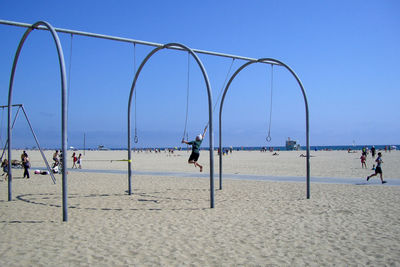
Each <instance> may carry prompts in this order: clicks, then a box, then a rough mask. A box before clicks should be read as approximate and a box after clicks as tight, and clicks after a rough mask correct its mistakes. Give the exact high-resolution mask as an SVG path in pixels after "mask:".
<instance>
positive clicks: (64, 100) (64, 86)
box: [7, 21, 68, 221]
mask: <svg viewBox="0 0 400 267" xmlns="http://www.w3.org/2000/svg"><path fill="white" fill-rule="evenodd" d="M40 25H43V26H45V27H46V28H47V29H48V30H49V31H50V32H51V34H52V36H53V39H54V42H55V44H56V47H57V53H58V60H59V65H60V75H61V95H62V97H61V131H62V134H61V136H62V138H61V143H62V153H63V159H62V164H63V166H64V168H63V170H62V178H63V179H62V191H63V192H62V195H63V201H62V203H63V221H68V211H67V170H66V166H67V165H66V163H67V161H66V159H67V109H68V107H67V105H66V104H67V90H68V89H67V79H66V74H65V61H64V54H63V51H62V46H61V43H60V39H59V38H58V35H57V32H56V31H55V30H54V28H53V27H52V26H51V25H50V24H49V23H47V22H45V21H39V22H36V23H35V24H33V25H30V26H28V29H27V30H26V31H25V33H24V35H23V37H22V38H21V41H20V43H19V45H18V48H17V51H16V53H15V57H14V62H13V66H12V71H11V76H10V85H9V91H8V129H7V132H8V144H9V145H8V158H9V162H10V163H11V158H12V157H11V156H12V155H11V148H12V138H11V137H12V135H11V127H10V126H11V125H10V124H11V103H12V91H13V83H14V76H15V70H16V67H17V63H18V58H19V55H20V53H21V49H22V46H23V44H24V42H25V40H26V38H27V37H28V35H29V34H30V32H31V31H32V30H34V29H37V28H38V27H39V26H40ZM11 170H12V168H9V179H8V200H9V201H11V199H12V192H11V188H12V171H11Z"/></svg>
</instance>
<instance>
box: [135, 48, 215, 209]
mask: <svg viewBox="0 0 400 267" xmlns="http://www.w3.org/2000/svg"><path fill="white" fill-rule="evenodd" d="M177 47H179V48H180V49H182V50H184V51H187V52H189V53H190V55H191V56H192V57H193V58H194V59H195V60H196V62H197V64H198V66H199V67H200V69H201V72H202V74H203V77H204V81H205V83H206V86H207V93H208V115H209V139H210V148H209V150H210V207H211V208H214V145H213V139H214V138H213V123H212V118H213V107H212V105H213V101H212V91H211V85H210V81H209V79H208V75H207V72H206V70H205V68H204V65H203V63H202V62H201V60H200V59H199V57H198V56H197V54H196V53H195V52H194V51H193V50H192V49H190V48H189V47H187V46H185V45H183V44H179V43H168V44H165V45H163V46H161V47H157V48H155V49H153V50H152V51H151V52H150V53H149V54H148V55H147V56H146V57H145V59H144V60H143V61H142V63H141V64H140V66H139V68H138V70H137V71H136V74H135V78H134V79H133V82H132V87H131V91H130V94H129V102H128V194H129V195H131V194H132V178H131V177H132V151H131V150H132V148H131V105H132V96H133V93H134V90H135V86H136V81H137V79H138V77H139V75H140V72H141V71H142V69H143V67H144V65H145V64H146V62H147V61H148V60H149V59H150V57H152V56H153V55H154V54H155V53H156V52H158V51H160V50H162V49H176V48H177Z"/></svg>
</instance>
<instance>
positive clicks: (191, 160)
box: [182, 127, 207, 172]
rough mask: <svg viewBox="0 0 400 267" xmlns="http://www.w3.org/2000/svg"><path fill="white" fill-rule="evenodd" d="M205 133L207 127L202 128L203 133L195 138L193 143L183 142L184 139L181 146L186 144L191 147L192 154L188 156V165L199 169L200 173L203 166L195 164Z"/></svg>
mask: <svg viewBox="0 0 400 267" xmlns="http://www.w3.org/2000/svg"><path fill="white" fill-rule="evenodd" d="M206 132H207V127H206V128H204V132H203V134H199V135H198V136H196V140H195V141H190V142H188V141H185V140H184V139H183V140H182V143H183V144H187V145H190V146H192V154H190V157H189V160H188V163H189V164H194V166H195V167H199V168H200V172H202V171H203V166H201V165H200V164H199V163H197V161H198V159H199V157H200V146H201V143H202V142H203V139H204V136H205V135H206Z"/></svg>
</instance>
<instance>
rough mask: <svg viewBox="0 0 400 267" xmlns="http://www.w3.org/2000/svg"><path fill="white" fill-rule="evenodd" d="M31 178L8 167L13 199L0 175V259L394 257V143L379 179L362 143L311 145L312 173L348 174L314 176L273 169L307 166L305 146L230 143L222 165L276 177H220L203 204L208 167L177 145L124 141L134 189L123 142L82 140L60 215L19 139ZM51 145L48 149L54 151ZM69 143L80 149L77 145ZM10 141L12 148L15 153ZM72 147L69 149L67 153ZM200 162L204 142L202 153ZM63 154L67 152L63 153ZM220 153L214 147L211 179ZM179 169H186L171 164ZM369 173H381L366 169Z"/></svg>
mask: <svg viewBox="0 0 400 267" xmlns="http://www.w3.org/2000/svg"><path fill="white" fill-rule="evenodd" d="M27 152H28V154H29V157H30V158H31V162H32V169H31V171H30V172H31V178H30V179H23V178H22V176H23V171H22V170H21V169H13V177H14V179H13V201H11V202H9V201H7V182H5V181H4V179H3V178H2V181H1V182H0V227H1V230H0V234H1V242H0V255H1V257H0V265H1V266H327V265H328V266H332V265H338V266H365V265H371V266H400V227H399V221H400V211H399V208H398V203H400V187H399V186H390V183H391V181H395V180H396V181H397V180H399V179H400V152H399V151H392V152H391V153H389V152H387V153H385V152H383V161H384V163H383V172H384V179H385V180H387V181H388V185H389V186H388V185H380V184H376V183H375V184H365V185H357V182H363V183H364V182H366V181H365V177H366V176H367V175H369V174H371V173H372V172H373V171H372V170H371V167H372V163H373V161H372V159H371V157H368V159H367V166H368V168H367V169H362V168H361V163H360V159H359V158H360V153H347V151H316V152H315V151H313V152H311V155H312V156H313V157H312V158H311V176H312V177H322V178H326V179H329V178H330V177H337V178H352V179H354V181H355V184H354V185H348V184H346V185H345V184H312V185H311V199H306V197H305V183H288V182H281V181H279V177H286V176H299V177H304V176H305V158H303V157H300V154H302V153H305V152H304V151H293V152H286V151H281V152H279V156H272V154H271V153H269V152H267V153H261V152H258V151H254V152H244V151H240V152H237V151H235V152H234V153H233V154H230V155H228V156H224V163H223V164H224V165H223V166H224V167H223V168H224V173H226V174H248V175H261V176H262V175H268V176H276V177H277V181H276V182H265V181H244V180H243V181H241V180H231V179H225V180H224V189H223V190H222V191H221V190H216V191H215V208H214V209H210V208H209V205H210V204H209V198H210V194H209V179H205V178H196V177H193V176H190V177H189V174H194V173H199V170H198V169H195V168H194V167H193V166H192V165H188V164H187V163H186V162H187V158H188V156H189V154H188V153H187V152H186V151H181V152H175V153H174V154H173V155H169V154H168V153H165V152H162V153H157V154H155V153H154V152H153V153H149V152H147V153H146V152H143V153H133V165H134V170H135V171H140V172H143V173H145V172H149V173H151V172H165V173H166V175H165V176H155V175H151V174H149V175H135V176H134V177H133V188H134V189H133V195H131V196H129V195H127V193H126V190H127V187H128V185H127V175H126V174H124V173H123V172H122V171H124V170H126V169H127V162H126V161H119V160H123V159H126V158H127V152H126V151H86V152H85V155H84V158H83V161H82V167H83V170H119V171H121V173H118V172H115V173H110V172H108V173H106V172H105V171H104V172H101V171H99V172H92V173H89V172H80V171H76V170H69V174H68V205H69V209H68V212H69V213H68V215H69V221H68V222H62V209H61V205H62V203H61V196H62V193H61V175H59V174H57V175H56V178H57V183H56V184H53V182H52V181H51V179H50V176H49V175H34V174H33V171H34V169H35V168H43V167H44V164H43V161H42V160H41V158H40V155H39V153H38V152H37V151H27ZM53 152H54V151H46V152H45V154H46V157H47V159H48V160H49V161H51V157H52V153H53ZM78 153H83V152H82V151H78ZM20 154H21V151H15V152H14V154H13V158H16V159H17V158H19V155H20ZM71 154H72V152H69V154H68V156H69V157H70V156H71ZM199 162H200V163H203V164H204V173H205V174H207V173H208V172H209V152H207V151H202V152H201V157H200V160H199ZM68 165H69V166H68V167H71V166H72V162H71V160H70V158H69V164H68ZM218 168H219V167H218V157H217V155H216V154H215V179H216V180H215V181H216V183H215V184H216V188H217V176H218ZM173 172H179V173H184V174H185V173H187V174H188V177H187V178H186V177H184V175H183V176H182V177H174V176H168V173H173ZM372 179H374V181H375V182H377V181H379V178H376V177H375V178H372Z"/></svg>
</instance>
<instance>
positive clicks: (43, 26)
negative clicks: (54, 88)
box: [0, 20, 310, 221]
mask: <svg viewBox="0 0 400 267" xmlns="http://www.w3.org/2000/svg"><path fill="white" fill-rule="evenodd" d="M0 24H4V25H9V26H17V27H24V28H27V30H26V31H25V33H24V35H23V36H22V38H21V41H20V43H19V45H18V48H17V51H16V53H15V57H14V62H13V66H12V70H11V76H10V84H9V94H8V106H7V107H8V129H7V130H8V131H7V133H8V144H9V145H8V158H9V161H10V162H11V156H12V154H11V152H12V138H11V137H12V135H11V130H12V127H11V113H12V111H11V107H12V94H13V82H14V75H15V71H16V66H17V62H18V58H19V55H20V52H21V49H22V47H23V44H24V43H25V41H26V39H27V37H28V35H29V34H30V33H31V32H32V31H33V30H47V31H49V32H50V33H51V35H52V37H53V40H54V43H55V45H56V48H57V53H58V61H59V67H60V76H61V77H60V78H61V132H62V133H61V151H62V153H63V155H64V156H63V158H62V164H63V166H67V165H66V159H67V127H68V123H67V112H68V91H69V90H68V87H67V83H69V81H68V80H67V76H66V68H65V61H64V53H63V49H62V46H61V42H60V40H59V37H58V33H67V34H70V35H71V45H70V48H71V51H70V52H71V53H70V63H71V54H72V37H73V35H79V36H86V37H93V38H100V39H107V40H112V41H118V42H127V43H132V44H134V49H136V45H137V44H139V45H145V46H152V47H155V48H154V49H153V50H152V51H151V52H150V53H148V54H147V56H146V57H145V58H144V59H143V61H142V62H141V64H140V66H139V68H138V69H137V71H136V60H135V61H134V69H135V70H134V79H133V82H132V86H131V89H130V95H129V101H128V121H127V124H128V144H127V147H128V160H127V162H128V194H129V195H131V194H132V155H131V152H132V151H131V150H132V148H131V143H132V140H131V139H132V138H131V135H132V133H131V132H132V131H131V106H132V99H134V104H135V105H134V106H135V136H134V142H135V143H137V142H138V136H137V129H136V91H135V87H136V82H137V80H138V78H139V76H140V73H141V71H142V69H143V67H144V66H145V64H146V63H147V62H148V60H149V59H150V58H151V57H152V56H153V55H155V54H156V53H157V52H159V51H161V50H164V49H173V50H178V51H186V52H187V53H188V60H189V59H190V58H193V59H194V60H195V62H196V63H197V65H198V67H199V68H200V70H201V73H202V76H203V79H204V82H205V85H206V90H207V95H208V113H209V114H208V123H207V125H206V127H208V128H209V133H208V135H209V152H210V153H209V154H210V155H209V157H210V208H214V207H215V205H214V144H213V140H214V137H213V111H214V110H215V108H216V106H217V104H218V100H219V98H220V96H221V93H220V95H219V96H218V99H217V101H216V103H215V105H214V107H213V100H212V89H211V85H210V81H209V78H208V75H207V72H206V69H205V67H204V65H203V63H202V61H201V60H200V58H199V57H198V54H204V55H211V56H218V57H223V58H231V59H232V64H231V66H230V68H229V71H228V74H227V76H226V79H225V82H224V85H225V83H226V80H227V79H228V76H229V73H230V70H231V68H232V65H233V62H234V60H243V61H245V62H246V63H245V64H243V65H242V66H241V67H239V68H238V69H237V70H236V71H235V73H234V74H233V75H232V76H231V77H230V79H229V82H228V83H227V84H226V86H225V90H224V92H223V95H222V99H221V103H220V113H219V122H220V125H219V129H220V131H219V147H220V149H221V148H222V127H221V119H222V107H223V103H224V99H225V96H226V93H227V91H228V89H229V86H230V85H231V83H232V81H233V80H234V78H235V77H236V76H237V75H238V74H239V72H240V71H241V70H243V69H244V68H245V67H247V66H249V65H251V64H254V63H263V64H270V65H277V66H283V67H285V68H286V69H288V70H289V71H290V73H291V74H292V75H293V76H294V77H295V79H296V80H297V82H298V84H299V86H300V88H301V90H302V93H303V96H304V102H305V109H306V146H307V157H306V168H307V173H306V186H307V198H310V164H309V159H310V155H309V154H310V145H309V114H308V103H307V98H306V94H305V90H304V88H303V85H302V83H301V81H300V79H299V78H298V77H297V75H296V74H295V72H294V71H293V70H292V69H291V68H289V67H288V66H287V65H286V64H284V63H283V62H281V61H279V60H276V59H272V58H262V59H254V58H249V57H243V56H237V55H230V54H224V53H218V52H212V51H206V50H199V49H192V48H189V47H187V46H185V45H183V44H180V43H168V44H159V43H153V42H147V41H141V40H135V39H128V38H121V37H116V36H110V35H103V34H95V33H89V32H82V31H75V30H69V29H61V28H54V27H53V26H52V25H51V24H49V23H48V22H45V21H38V22H36V23H34V24H27V23H20V22H14V21H7V20H0ZM134 54H136V50H134ZM188 71H189V70H188ZM70 72H71V64H70V66H69V73H70ZM188 75H189V74H188ZM69 78H70V76H69ZM188 86H189V77H188ZM222 88H224V87H222ZM187 105H188V103H187ZM186 110H188V108H186ZM186 112H188V111H186ZM186 124H187V113H186V122H185V132H186ZM186 134H187V133H186ZM184 136H185V133H184ZM267 138H268V137H267ZM221 155H222V153H220V189H222V158H221ZM11 185H12V171H11V168H10V171H9V179H8V200H9V201H11V200H12V190H11V189H12V186H11ZM67 196H68V195H67V170H66V168H63V169H62V208H63V221H68V204H67Z"/></svg>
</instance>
